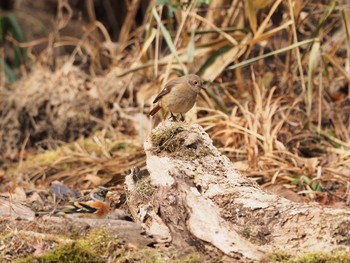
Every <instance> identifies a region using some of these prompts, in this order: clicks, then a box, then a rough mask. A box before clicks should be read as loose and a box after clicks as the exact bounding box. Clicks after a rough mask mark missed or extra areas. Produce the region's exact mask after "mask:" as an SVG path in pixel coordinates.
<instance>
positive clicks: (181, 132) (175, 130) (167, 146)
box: [150, 123, 211, 159]
mask: <svg viewBox="0 0 350 263" xmlns="http://www.w3.org/2000/svg"><path fill="white" fill-rule="evenodd" d="M150 141H151V144H152V146H153V147H154V151H156V152H157V153H161V152H165V153H167V154H169V155H170V156H176V157H178V158H187V159H193V158H201V157H204V156H207V155H210V154H211V150H210V149H209V148H208V146H207V145H205V143H204V142H203V138H202V135H201V134H199V133H198V132H197V131H196V130H195V129H194V128H193V127H190V126H189V125H188V124H184V123H170V124H169V125H163V126H161V128H158V129H156V130H153V131H152V133H151V135H150Z"/></svg>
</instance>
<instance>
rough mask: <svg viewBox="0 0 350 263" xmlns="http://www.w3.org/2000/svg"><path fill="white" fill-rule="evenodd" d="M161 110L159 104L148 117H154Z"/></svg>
mask: <svg viewBox="0 0 350 263" xmlns="http://www.w3.org/2000/svg"><path fill="white" fill-rule="evenodd" d="M160 109H161V107H160V106H159V104H157V106H155V107H154V108H153V109H152V110H151V111H150V112H149V113H148V116H154V114H156V113H157V112H158V111H159V110H160Z"/></svg>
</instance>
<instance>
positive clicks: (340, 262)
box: [262, 250, 350, 263]
mask: <svg viewBox="0 0 350 263" xmlns="http://www.w3.org/2000/svg"><path fill="white" fill-rule="evenodd" d="M262 262H265V263H270V262H281V263H327V262H336V263H350V254H349V253H347V252H345V251H342V250H335V251H331V252H321V251H319V252H309V253H302V254H297V255H295V256H293V255H291V254H289V253H287V252H284V251H279V252H274V253H272V254H270V255H269V256H268V257H267V258H266V259H264V260H263V261H262Z"/></svg>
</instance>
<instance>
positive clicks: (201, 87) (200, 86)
mask: <svg viewBox="0 0 350 263" xmlns="http://www.w3.org/2000/svg"><path fill="white" fill-rule="evenodd" d="M198 87H199V88H200V89H202V90H206V89H205V88H204V87H203V86H202V85H199V86H198Z"/></svg>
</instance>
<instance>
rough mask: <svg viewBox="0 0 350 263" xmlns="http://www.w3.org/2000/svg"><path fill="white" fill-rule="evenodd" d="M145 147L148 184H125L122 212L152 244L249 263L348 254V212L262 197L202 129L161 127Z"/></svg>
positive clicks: (131, 179)
mask: <svg viewBox="0 0 350 263" xmlns="http://www.w3.org/2000/svg"><path fill="white" fill-rule="evenodd" d="M144 145H145V151H146V154H147V170H148V172H149V176H143V177H141V176H138V174H137V172H134V173H133V174H131V175H129V176H127V178H126V188H127V196H128V204H129V207H130V210H131V213H132V215H133V217H134V218H135V219H136V220H137V221H139V222H140V223H142V224H143V226H144V227H145V228H146V230H147V232H148V233H150V234H152V235H153V236H154V237H155V238H156V239H157V240H158V242H165V243H167V245H169V246H171V247H173V248H175V249H183V250H184V251H191V250H192V251H193V250H195V251H199V252H200V253H201V254H202V255H204V256H208V254H211V255H213V254H215V255H216V256H218V255H219V256H220V253H222V254H221V255H225V257H226V259H227V258H234V259H235V260H241V261H248V262H249V261H258V260H261V259H262V258H263V257H264V256H265V255H266V254H268V253H271V252H273V251H276V250H277V251H281V250H282V251H288V252H289V253H296V252H309V251H331V250H333V249H344V250H346V251H350V212H349V211H347V210H341V209H332V208H327V207H322V206H320V205H318V204H302V203H294V202H291V201H289V200H287V199H284V198H282V197H279V196H276V195H273V194H271V193H268V192H266V191H264V190H262V189H261V188H260V187H259V186H258V185H257V184H256V183H255V182H253V181H251V180H249V179H248V178H246V177H245V176H243V175H241V174H240V173H238V172H237V171H236V170H235V169H234V167H233V165H232V163H231V162H230V161H229V159H228V158H227V157H226V156H224V155H222V154H221V153H220V152H219V151H218V150H217V149H216V148H215V147H214V146H213V145H212V141H211V139H210V138H209V136H208V134H207V133H206V132H205V131H204V129H203V128H202V127H201V126H199V125H196V124H191V125H189V124H185V123H171V122H165V123H162V124H160V125H159V126H158V127H157V128H155V129H154V130H153V131H152V132H151V135H150V137H149V139H148V141H146V142H145V144H144ZM209 251H210V253H209Z"/></svg>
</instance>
